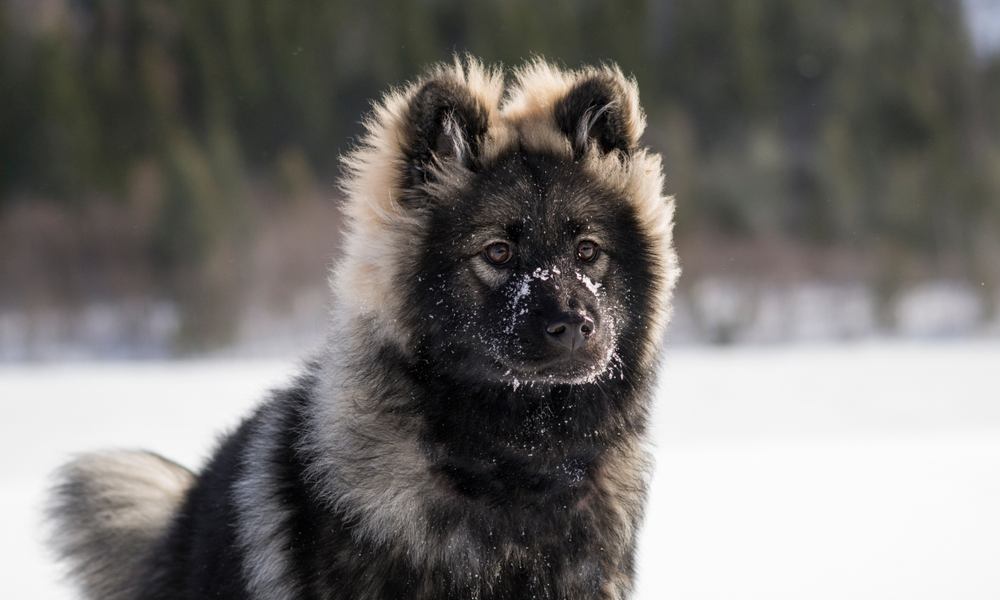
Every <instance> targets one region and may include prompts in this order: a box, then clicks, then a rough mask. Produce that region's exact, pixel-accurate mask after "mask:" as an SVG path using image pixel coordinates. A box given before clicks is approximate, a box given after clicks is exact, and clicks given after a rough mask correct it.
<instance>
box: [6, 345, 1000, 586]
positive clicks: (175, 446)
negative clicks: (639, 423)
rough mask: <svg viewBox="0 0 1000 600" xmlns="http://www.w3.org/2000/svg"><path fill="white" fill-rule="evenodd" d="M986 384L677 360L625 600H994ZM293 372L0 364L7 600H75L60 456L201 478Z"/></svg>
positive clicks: (958, 369)
mask: <svg viewBox="0 0 1000 600" xmlns="http://www.w3.org/2000/svg"><path fill="white" fill-rule="evenodd" d="M998 366H1000V343H998V342H977V343H965V344H950V345H888V344H884V343H883V344H865V345H849V346H839V347H833V346H831V347H812V348H810V347H798V346H790V347H780V348H771V349H762V348H741V349H735V350H726V351H719V350H711V349H700V350H696V349H683V350H674V351H671V352H669V354H668V356H667V369H666V372H665V375H664V378H663V385H662V389H661V392H660V394H659V403H658V408H657V412H656V417H655V419H654V421H655V424H654V438H655V440H656V444H657V447H656V450H655V452H656V457H657V465H658V466H657V472H656V477H655V479H654V483H653V489H652V494H651V497H650V504H649V512H648V516H647V519H646V526H645V528H644V533H643V538H642V543H641V554H640V564H639V567H640V568H639V572H640V580H639V592H640V593H639V594H638V596H637V597H638V598H640V599H641V600H660V599H663V598H676V599H708V598H718V599H727V600H738V599H744V598H766V599H768V600H771V599H782V598H787V599H795V600H801V599H803V598H808V599H810V600H812V599H817V598H830V599H842V598H852V599H863V598H872V599H884V598H907V599H920V598H928V599H930V598H935V599H937V598H962V599H976V598H983V599H986V598H997V597H1000V568H998V565H1000V510H998V507H1000V393H998V392H1000V386H998V385H997V378H998V374H1000V370H998ZM294 367H295V365H294V363H292V362H283V361H273V362H260V361H239V362H218V361H207V362H189V363H118V364H104V365H93V364H78V365H69V366H65V365H52V366H0V407H2V408H3V418H2V420H0V452H2V456H3V461H2V463H0V532H2V535H0V561H2V562H0V564H3V565H5V570H4V574H5V577H4V580H5V581H4V593H3V594H2V595H3V597H5V598H31V599H32V600H68V599H70V598H72V597H73V596H72V594H71V593H70V592H69V591H68V590H67V588H65V587H63V586H61V585H60V584H58V583H57V572H56V570H55V568H54V567H53V566H52V565H51V563H50V562H49V560H48V558H47V557H46V556H45V554H44V552H43V551H42V549H41V545H40V542H39V541H40V539H41V527H40V517H39V513H40V508H41V503H42V497H43V493H42V492H43V489H44V486H45V482H46V478H47V477H48V475H49V473H50V472H51V471H52V469H53V468H54V467H55V466H56V465H58V464H59V463H60V462H62V461H63V460H64V459H65V458H66V457H67V455H69V454H70V453H73V452H79V451H85V450H92V449H96V448H106V447H114V446H141V447H145V448H149V449H152V450H155V451H158V452H161V453H163V454H165V455H167V456H170V457H172V458H175V459H178V460H180V461H182V462H184V463H186V464H188V465H197V464H199V463H200V462H201V460H203V458H204V457H205V456H206V455H207V454H208V452H209V451H210V449H211V447H212V444H213V443H214V440H215V439H216V438H217V435H218V433H219V432H221V431H222V430H223V429H225V428H227V427H232V426H233V425H235V424H236V423H237V422H238V420H239V418H240V417H241V416H243V415H244V414H245V413H246V411H247V410H248V409H249V408H250V407H252V406H253V405H254V404H255V402H256V401H257V400H258V399H259V398H260V397H261V396H262V395H263V393H264V390H266V389H267V388H270V387H275V386H279V385H281V384H282V383H284V382H286V381H287V380H288V378H289V377H290V376H291V374H292V373H293V372H294Z"/></svg>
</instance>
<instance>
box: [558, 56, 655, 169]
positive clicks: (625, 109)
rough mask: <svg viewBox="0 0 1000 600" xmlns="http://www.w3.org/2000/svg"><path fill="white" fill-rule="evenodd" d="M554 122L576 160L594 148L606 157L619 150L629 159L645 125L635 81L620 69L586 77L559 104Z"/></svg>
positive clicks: (597, 72)
mask: <svg viewBox="0 0 1000 600" xmlns="http://www.w3.org/2000/svg"><path fill="white" fill-rule="evenodd" d="M555 119H556V124H557V126H558V127H559V129H560V130H561V131H562V132H563V134H565V135H566V137H568V138H569V140H570V142H571V143H572V145H573V153H574V155H576V156H577V157H580V156H583V155H584V154H586V153H587V151H588V149H589V148H590V147H591V145H596V146H597V149H598V150H599V151H600V152H602V153H604V154H607V153H609V152H613V151H616V150H617V151H619V152H621V153H622V154H623V155H625V156H628V155H630V154H631V153H632V152H633V151H634V150H635V149H636V148H637V147H638V144H639V136H641V135H642V130H643V129H644V128H645V126H646V119H645V116H644V115H643V113H642V109H641V108H640V107H639V91H638V88H637V87H636V84H635V81H634V80H631V79H627V78H625V76H624V75H622V73H621V71H619V70H618V69H617V68H606V69H601V70H598V71H595V72H590V73H585V74H583V75H582V76H581V77H580V78H579V79H578V80H577V82H576V83H575V84H574V85H573V87H571V88H570V91H569V92H568V93H567V94H566V96H565V97H563V99H562V100H560V101H559V102H558V103H557V104H556V107H555Z"/></svg>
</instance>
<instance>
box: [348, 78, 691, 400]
mask: <svg viewBox="0 0 1000 600" xmlns="http://www.w3.org/2000/svg"><path fill="white" fill-rule="evenodd" d="M515 78H516V81H515V83H514V85H513V86H512V88H511V89H510V90H509V91H508V92H507V94H506V96H505V97H502V96H503V84H502V80H501V77H500V75H499V74H498V73H497V72H495V71H489V70H486V69H484V68H483V67H481V66H480V65H479V64H478V63H476V62H474V61H467V62H466V63H464V64H463V63H460V62H456V64H455V65H453V66H450V67H438V68H437V69H435V70H434V71H432V72H431V74H430V75H428V76H427V77H426V78H424V79H423V80H421V81H419V82H417V83H416V84H414V85H412V86H410V87H408V88H406V89H405V90H403V91H400V92H397V93H394V94H392V95H390V96H389V97H388V98H387V99H386V100H385V101H384V103H383V104H382V105H380V106H379V107H378V108H377V109H376V111H375V115H374V117H373V118H372V119H371V120H370V121H369V123H368V134H367V136H366V137H365V139H364V141H363V143H362V145H361V146H360V147H359V148H358V149H357V150H356V151H355V152H354V153H352V154H351V155H349V157H348V158H347V165H348V167H349V168H350V170H351V175H350V176H349V177H348V179H347V180H346V183H345V189H346V190H347V192H348V196H349V199H348V204H347V214H348V216H349V217H350V226H349V229H348V235H347V246H346V248H347V256H346V257H345V259H344V260H343V261H342V262H341V265H340V267H339V269H338V271H337V273H336V275H335V277H334V279H333V285H334V288H335V292H336V293H337V297H338V299H339V300H340V301H339V302H338V307H337V310H339V311H346V312H347V313H348V314H349V315H350V317H349V318H355V317H357V318H360V319H361V321H362V322H364V323H365V324H366V327H368V328H369V330H370V331H373V332H375V335H376V337H377V338H379V339H381V340H383V341H387V342H389V343H392V344H395V345H396V346H397V347H398V348H399V349H400V350H401V351H403V352H404V353H406V354H407V355H409V356H412V357H413V358H414V359H415V360H417V361H420V362H422V363H423V364H424V365H425V367H426V368H428V369H431V370H441V371H446V372H448V373H449V374H452V375H454V376H456V377H462V376H469V377H470V378H472V379H475V380H476V381H483V380H488V381H496V382H508V383H511V384H513V385H515V386H516V385H520V384H522V383H526V384H534V383H578V382H584V381H588V380H593V379H595V378H598V377H601V376H606V375H614V374H615V373H621V372H622V370H623V369H624V368H625V367H626V366H628V365H631V366H642V365H645V364H648V362H649V361H650V360H651V359H652V355H653V353H654V350H655V346H656V345H657V343H658V341H659V338H660V336H661V334H662V328H663V326H664V325H665V322H666V320H667V317H668V314H669V299H670V291H671V288H672V286H673V282H674V279H675V277H676V274H677V266H676V258H675V255H674V252H673V249H672V245H671V226H672V225H671V218H672V212H673V204H672V200H671V199H669V198H665V197H663V195H662V174H661V169H660V164H659V157H658V156H656V155H654V154H652V153H649V152H648V151H646V150H645V149H643V148H641V147H640V146H639V136H640V134H641V133H642V129H643V124H644V118H643V115H642V112H641V109H640V108H639V104H638V94H637V89H636V86H635V83H634V81H632V80H630V79H627V78H626V77H624V76H623V75H622V74H621V72H620V71H619V70H618V69H617V68H613V67H603V68H595V69H586V70H582V71H574V72H565V71H560V70H557V69H555V68H553V67H551V66H549V65H548V64H546V63H544V62H541V61H535V62H533V63H530V64H529V65H527V66H526V67H524V68H522V69H520V70H518V71H517V72H516V74H515Z"/></svg>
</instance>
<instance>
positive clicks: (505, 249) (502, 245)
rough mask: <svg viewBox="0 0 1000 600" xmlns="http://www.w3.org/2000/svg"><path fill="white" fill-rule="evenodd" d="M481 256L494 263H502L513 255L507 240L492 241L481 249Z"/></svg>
mask: <svg viewBox="0 0 1000 600" xmlns="http://www.w3.org/2000/svg"><path fill="white" fill-rule="evenodd" d="M483 256H485V257H486V260H488V261H490V262H491V263H493V264H495V265H502V264H506V263H507V262H508V261H510V259H511V257H512V256H514V250H513V249H512V248H511V247H510V244H508V243H507V242H493V243H492V244H490V245H489V246H486V248H485V249H484V250H483Z"/></svg>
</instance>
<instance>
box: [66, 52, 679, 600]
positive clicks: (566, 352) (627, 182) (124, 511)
mask: <svg viewBox="0 0 1000 600" xmlns="http://www.w3.org/2000/svg"><path fill="white" fill-rule="evenodd" d="M644 125H645V122H644V115H643V113H642V110H641V108H640V107H639V102H638V91H637V87H636V84H635V81H634V80H632V79H630V78H627V77H625V76H624V75H623V74H622V73H621V71H620V70H619V69H618V68H616V67H614V66H602V67H596V68H585V69H582V70H577V71H566V70H560V69H558V68H555V67H553V66H551V65H549V64H547V63H545V62H544V61H541V60H535V61H532V62H530V63H528V64H526V65H525V66H523V67H521V68H519V69H516V70H515V71H514V72H513V81H512V83H511V84H510V85H509V86H508V87H507V88H505V84H504V79H503V74H502V73H501V72H500V71H499V70H498V69H491V68H486V67H484V66H482V65H481V64H480V63H478V62H476V61H475V60H473V59H465V60H456V61H455V63H454V64H451V65H441V66H438V67H436V68H433V69H432V70H430V71H429V72H428V73H427V74H426V75H425V76H424V77H423V78H421V79H420V80H418V81H416V82H414V83H412V84H410V85H408V86H406V87H404V88H401V89H398V90H395V91H393V92H391V93H389V94H388V95H387V96H386V97H385V98H384V99H383V100H382V102H381V103H379V104H377V105H376V107H375V108H374V112H373V114H372V115H371V116H370V117H369V119H368V120H367V123H366V134H365V135H364V137H363V139H362V140H361V142H360V144H359V146H358V147H357V148H356V149H355V150H353V151H352V152H351V153H350V154H349V155H348V156H347V157H346V158H345V160H344V163H345V165H346V175H345V177H344V180H343V189H344V192H345V195H346V204H345V207H344V211H345V215H346V219H347V223H348V224H347V227H346V232H345V235H346V239H345V244H344V248H343V251H342V255H341V256H340V257H339V260H338V263H337V264H338V266H337V267H336V270H335V272H334V274H333V276H332V277H331V287H332V291H333V311H332V314H333V316H332V323H331V324H330V329H329V337H328V343H327V344H326V346H325V348H324V349H323V350H322V351H321V352H319V353H318V355H317V356H316V357H315V358H314V360H312V361H311V362H310V363H309V364H308V365H307V366H306V367H305V369H304V371H303V373H302V375H301V376H300V377H299V379H298V380H297V381H296V382H295V383H294V385H292V386H291V387H290V388H288V389H286V390H284V391H281V392H278V393H276V394H274V395H273V396H272V397H271V398H270V399H268V400H267V401H266V402H265V403H264V404H263V405H262V406H261V407H260V408H259V409H258V410H257V411H256V412H255V413H254V414H253V415H252V416H250V417H249V418H248V419H247V420H246V421H245V422H244V423H243V424H242V425H241V426H240V427H239V428H238V429H237V430H236V431H235V432H233V433H231V434H230V435H229V436H228V437H226V438H225V439H224V441H223V442H222V444H221V445H220V447H219V448H218V449H217V450H216V452H215V453H214V456H213V458H212V459H211V461H210V462H209V463H208V465H207V466H206V467H205V468H204V470H203V471H201V472H200V473H199V474H197V475H196V474H193V473H191V472H189V471H187V470H186V469H184V468H183V467H180V466H179V465H176V464H174V463H172V462H169V461H167V460H165V459H163V458H160V457H158V456H155V455H153V454H150V453H145V452H117V453H108V454H96V455H86V456H83V457H81V458H79V459H77V460H76V461H74V462H72V463H70V464H69V465H67V466H66V467H64V468H63V470H62V471H61V472H60V475H59V481H58V484H57V486H56V490H55V494H54V501H53V507H52V516H53V518H54V520H55V521H56V526H57V527H56V528H57V530H58V531H59V535H58V536H57V538H56V547H57V549H58V550H59V552H61V554H62V556H63V557H64V558H65V559H66V561H67V562H68V563H69V565H70V566H71V567H72V569H73V572H74V574H75V575H76V576H77V579H78V581H79V583H80V585H81V586H82V589H83V590H84V592H85V594H86V597H87V598H91V599H100V600H139V599H142V600H195V599H199V600H200V599H205V598H214V599H232V600H235V599H254V600H292V599H296V600H320V599H322V600H335V599H344V600H346V599H352V600H361V599H365V600H367V599H371V600H375V599H379V600H389V599H398V598H414V599H435V600H440V599H443V598H456V599H459V598H461V599H470V598H475V599H480V600H499V599H518V600H521V599H526V598H537V599H553V600H554V599H567V600H569V599H571V600H584V599H604V600H611V599H616V600H617V599H623V598H628V597H629V595H630V592H631V589H632V581H633V574H634V568H635V558H634V557H635V546H636V539H637V533H638V528H639V525H640V522H641V520H642V514H643V506H644V498H645V494H646V487H647V479H648V475H649V472H648V467H649V461H648V457H647V454H646V451H645V450H644V442H645V436H646V426H647V413H648V410H649V407H650V402H651V399H652V391H653V389H654V385H655V379H656V377H655V375H656V370H657V365H658V353H659V348H660V345H661V342H662V338H663V333H664V327H665V325H666V323H667V321H668V318H669V314H670V301H671V290H672V288H673V284H674V281H675V279H676V276H677V273H678V271H679V270H678V267H677V260H676V256H675V253H674V250H673V246H672V239H671V230H672V214H673V200H672V199H671V198H669V197H665V196H664V195H663V191H662V188H663V180H662V170H661V165H660V158H659V156H657V155H656V154H654V153H652V152H650V151H649V150H647V149H645V148H643V147H642V146H640V142H639V137H640V134H641V133H642V131H643V128H644Z"/></svg>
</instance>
